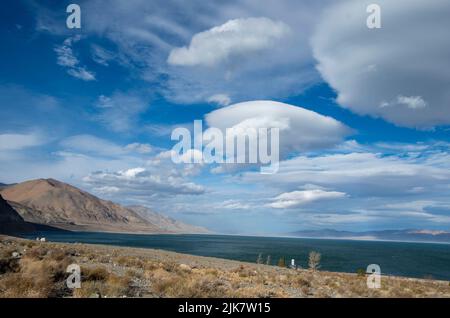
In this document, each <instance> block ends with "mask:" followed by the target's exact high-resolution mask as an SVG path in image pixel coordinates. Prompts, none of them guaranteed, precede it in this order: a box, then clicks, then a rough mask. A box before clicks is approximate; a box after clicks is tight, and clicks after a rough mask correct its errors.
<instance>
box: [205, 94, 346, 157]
mask: <svg viewBox="0 0 450 318" xmlns="http://www.w3.org/2000/svg"><path fill="white" fill-rule="evenodd" d="M205 119H206V122H207V124H208V126H210V127H216V128H219V129H221V130H222V131H225V130H226V129H227V128H234V129H245V128H255V129H258V128H279V130H280V154H281V156H282V157H283V156H287V155H288V154H290V153H293V152H294V153H295V152H302V151H310V150H317V149H323V148H327V147H332V146H334V145H336V144H338V143H340V142H341V141H342V139H343V138H344V137H345V136H346V135H348V134H349V133H350V132H351V130H350V129H349V128H348V127H346V126H345V125H344V124H342V123H340V122H339V121H337V120H335V119H333V118H331V117H327V116H323V115H320V114H318V113H315V112H313V111H310V110H307V109H305V108H301V107H297V106H293V105H289V104H285V103H280V102H274V101H251V102H244V103H239V104H234V105H231V106H227V107H224V108H221V109H218V110H215V111H213V112H211V113H209V114H207V115H206V116H205Z"/></svg>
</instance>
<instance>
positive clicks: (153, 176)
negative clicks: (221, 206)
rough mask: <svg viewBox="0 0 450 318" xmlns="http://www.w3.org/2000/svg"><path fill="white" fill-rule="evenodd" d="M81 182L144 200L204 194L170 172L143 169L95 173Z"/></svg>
mask: <svg viewBox="0 0 450 318" xmlns="http://www.w3.org/2000/svg"><path fill="white" fill-rule="evenodd" d="M155 168H157V167H155ZM83 181H84V182H85V183H87V184H89V185H90V186H92V187H95V188H104V187H116V188H118V189H119V191H115V192H116V193H118V192H119V193H120V194H121V195H129V196H133V197H136V198H146V199H150V198H151V197H155V196H161V195H163V196H164V195H174V194H175V195H176V194H192V195H198V194H202V193H204V192H205V189H204V187H203V186H201V185H197V184H195V183H192V182H188V181H186V180H184V179H183V178H182V177H181V176H179V175H177V174H173V173H171V172H170V171H169V172H167V171H161V170H160V169H153V170H150V169H149V168H144V167H136V168H131V169H127V170H119V171H117V172H108V171H97V172H93V173H90V174H89V175H88V176H86V177H84V178H83Z"/></svg>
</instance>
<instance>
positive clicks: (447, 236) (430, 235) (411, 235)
mask: <svg viewBox="0 0 450 318" xmlns="http://www.w3.org/2000/svg"><path fill="white" fill-rule="evenodd" d="M287 236H293V237H304V238H330V239H350V240H351V239H353V240H386V241H406V242H441V243H450V232H445V231H432V230H417V229H406V230H383V231H365V232H351V231H337V230H332V229H324V230H311V231H296V232H291V233H287Z"/></svg>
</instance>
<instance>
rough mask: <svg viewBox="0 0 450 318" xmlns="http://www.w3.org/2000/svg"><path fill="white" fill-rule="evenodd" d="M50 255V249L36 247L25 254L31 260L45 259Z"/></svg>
mask: <svg viewBox="0 0 450 318" xmlns="http://www.w3.org/2000/svg"><path fill="white" fill-rule="evenodd" d="M47 253H48V249H47V248H46V247H44V246H40V245H36V246H33V247H32V248H31V249H29V250H28V251H27V253H26V254H25V255H26V256H27V257H29V258H34V259H43V258H44V257H45V256H46V255H47Z"/></svg>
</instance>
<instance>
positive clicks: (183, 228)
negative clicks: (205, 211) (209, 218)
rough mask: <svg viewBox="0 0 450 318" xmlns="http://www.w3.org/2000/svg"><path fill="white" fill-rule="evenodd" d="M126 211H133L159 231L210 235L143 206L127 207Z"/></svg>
mask: <svg viewBox="0 0 450 318" xmlns="http://www.w3.org/2000/svg"><path fill="white" fill-rule="evenodd" d="M127 208H128V209H130V210H133V211H134V212H136V213H137V214H139V215H140V216H142V217H143V218H145V219H146V220H148V221H149V222H151V223H152V224H154V225H156V226H157V227H159V228H160V229H162V230H164V231H167V232H170V233H196V234H206V233H210V231H208V230H207V229H205V228H203V227H201V226H195V225H191V224H186V223H183V222H181V221H179V220H175V219H172V218H170V217H167V216H165V215H162V214H160V213H157V212H155V211H152V210H151V209H149V208H146V207H144V206H137V205H133V206H127Z"/></svg>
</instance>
